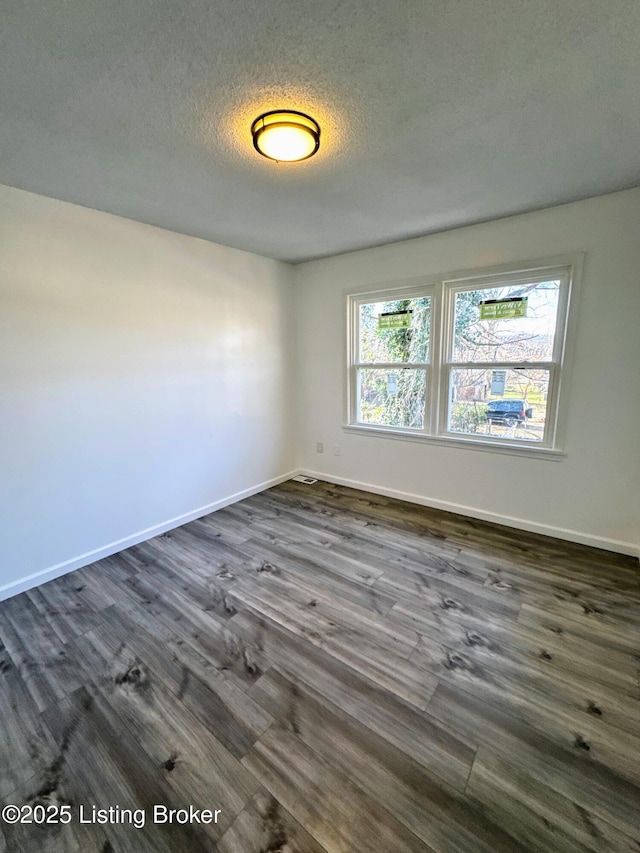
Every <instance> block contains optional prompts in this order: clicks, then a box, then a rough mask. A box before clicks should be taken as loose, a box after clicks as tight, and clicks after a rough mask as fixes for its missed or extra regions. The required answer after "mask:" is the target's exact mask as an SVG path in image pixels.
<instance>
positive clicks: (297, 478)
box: [291, 474, 318, 486]
mask: <svg viewBox="0 0 640 853" xmlns="http://www.w3.org/2000/svg"><path fill="white" fill-rule="evenodd" d="M291 479H292V480H295V481H296V483H306V484H307V485H308V486H310V485H311V484H312V483H317V482H318V481H317V480H314V479H313V477H305V476H304V475H303V474H298V475H297V476H295V477H292V478H291Z"/></svg>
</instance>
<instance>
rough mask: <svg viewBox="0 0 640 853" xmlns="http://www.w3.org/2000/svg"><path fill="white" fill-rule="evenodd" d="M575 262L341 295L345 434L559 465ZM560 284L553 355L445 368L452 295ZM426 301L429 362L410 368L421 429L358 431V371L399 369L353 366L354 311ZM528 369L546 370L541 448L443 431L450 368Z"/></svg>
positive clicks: (578, 258) (361, 427)
mask: <svg viewBox="0 0 640 853" xmlns="http://www.w3.org/2000/svg"><path fill="white" fill-rule="evenodd" d="M582 264H583V255H572V256H562V257H560V258H558V257H556V258H551V259H547V260H544V261H536V262H522V263H518V264H510V265H508V266H506V265H502V266H500V267H491V268H484V269H480V270H466V271H463V272H460V273H450V274H447V275H442V276H433V277H429V278H420V279H413V280H411V281H407V280H405V281H402V282H389V283H386V284H385V285H380V286H378V287H376V288H375V289H367V290H364V289H362V290H359V291H357V292H353V291H351V292H348V293H346V300H347V324H346V325H347V335H346V341H347V351H346V368H347V371H346V401H345V423H344V424H343V428H344V429H345V430H346V431H350V432H355V433H360V434H369V435H376V436H379V437H384V438H393V439H400V440H405V441H406V440H409V441H427V442H435V443H440V444H447V445H450V446H458V447H467V448H469V449H476V450H490V451H494V452H496V451H497V452H501V453H508V454H516V455H529V456H534V457H538V458H547V459H559V458H562V457H563V456H565V455H566V453H565V450H564V447H563V443H564V435H565V422H566V414H567V412H566V397H567V395H566V394H564V393H561V390H562V388H563V386H565V385H566V384H567V378H568V375H569V371H570V362H571V360H572V351H573V339H574V329H575V321H576V311H575V310H574V308H571V310H570V306H571V304H572V303H573V304H574V306H575V302H576V294H577V290H578V285H579V278H580V273H581V270H582ZM550 280H558V281H560V292H559V295H558V313H557V319H556V329H555V335H554V349H553V355H552V358H551V359H550V360H549V361H544V362H538V361H532V362H507V361H504V362H503V361H501V362H471V363H458V362H454V361H453V344H454V341H453V335H454V312H455V297H456V293H460V292H462V291H466V290H478V289H482V288H485V287H486V288H492V287H505V286H507V285H512V284H525V283H534V282H536V281H540V282H541V281H550ZM425 296H428V297H429V298H430V300H431V303H430V306H431V332H430V334H431V340H430V347H429V361H428V362H426V363H420V364H417V363H413V364H411V365H410V366H411V367H415V368H420V369H424V370H426V382H427V384H426V388H427V392H426V399H425V416H424V427H423V428H422V429H413V428H408V427H391V426H384V425H378V424H366V423H362V422H359V421H358V420H357V416H358V370H360V369H366V368H374V369H382V370H384V369H389V370H392V369H394V368H395V369H399V368H402V367H404V366H405V365H404V363H397V362H396V363H390V364H382V363H374V364H368V363H364V362H359V361H358V356H359V352H358V350H359V310H360V305H362V304H366V303H370V302H387V301H395V300H399V299H409V298H412V299H416V298H421V297H425ZM514 367H522V368H529V369H539V370H549V389H548V394H547V408H546V416H545V430H544V435H543V440H542V441H540V442H532V441H530V440H526V439H504V438H501V437H496V436H490V435H487V436H484V435H483V436H479V435H469V434H465V433H459V432H452V431H450V430H449V429H448V415H449V405H450V399H449V398H450V392H449V389H450V377H451V372H452V371H453V370H454V369H456V368H458V369H460V368H463V369H464V368H470V369H484V368H489V369H513V368H514Z"/></svg>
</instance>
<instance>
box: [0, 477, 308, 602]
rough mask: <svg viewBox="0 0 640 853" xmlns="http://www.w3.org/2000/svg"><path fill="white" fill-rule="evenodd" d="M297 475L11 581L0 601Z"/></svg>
mask: <svg viewBox="0 0 640 853" xmlns="http://www.w3.org/2000/svg"><path fill="white" fill-rule="evenodd" d="M297 473H299V472H298V471H297V470H295V471H289V472H288V473H287V474H282V475H281V476H279V477H273V479H271V480H266V481H265V482H264V483H259V484H258V485H257V486H251V487H250V488H248V489H244V490H243V491H241V492H236V493H235V494H233V495H229V496H228V497H226V498H221V500H219V501H214V502H213V503H210V504H207V505H206V506H201V507H199V508H198V509H194V510H191V512H185V513H184V514H183V515H177V516H176V517H175V518H170V519H169V520H168V521H162V522H160V524H155V525H153V527H147V528H146V529H145V530H139V531H138V532H137V533H132V534H131V535H130V536H125V537H124V538H123V539H117V540H116V541H115V542H109V544H108V545H102V546H101V547H100V548H95V549H94V550H93V551H87V552H86V553H85V554H80V556H78V557H72V558H71V559H70V560H65V561H64V562H63V563H57V564H56V565H55V566H50V567H49V568H48V569H42V570H41V571H39V572H34V573H33V574H31V575H28V576H27V577H24V578H20V579H19V580H16V581H12V582H11V583H8V584H5V585H4V586H1V587H0V601H4V600H5V599H6V598H12V597H13V596H14V595H18V594H19V593H21V592H25V591H26V590H28V589H33V587H35V586H40V584H43V583H46V582H47V581H51V580H53V579H54V578H59V577H60V576H61V575H66V574H67V573H68V572H72V571H74V570H75V569H81V568H82V567H83V566H88V565H89V564H90V563H95V562H97V561H98V560H101V559H102V558H103V557H109V556H111V554H115V553H117V552H118V551H124V549H125V548H130V547H131V546H132V545H137V544H138V543H139V542H144V541H146V540H147V539H152V538H153V537H154V536H159V535H160V534H161V533H166V531H167V530H173V528H174V527H180V525H182V524H187V523H188V522H189V521H194V520H195V519H196V518H202V516H203V515H209V513H210V512H215V511H216V510H217V509H222V508H223V507H225V506H229V505H230V504H234V503H237V502H238V501H241V500H243V499H244V498H249V497H251V495H256V494H258V492H264V490H265V489H270V488H271V487H272V486H277V485H278V483H284V481H285V480H290V479H291V477H293V476H295V475H296V474H297Z"/></svg>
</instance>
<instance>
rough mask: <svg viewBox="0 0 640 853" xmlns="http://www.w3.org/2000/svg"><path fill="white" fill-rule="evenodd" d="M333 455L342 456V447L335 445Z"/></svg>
mask: <svg viewBox="0 0 640 853" xmlns="http://www.w3.org/2000/svg"><path fill="white" fill-rule="evenodd" d="M333 455H334V456H340V445H339V444H334V445H333Z"/></svg>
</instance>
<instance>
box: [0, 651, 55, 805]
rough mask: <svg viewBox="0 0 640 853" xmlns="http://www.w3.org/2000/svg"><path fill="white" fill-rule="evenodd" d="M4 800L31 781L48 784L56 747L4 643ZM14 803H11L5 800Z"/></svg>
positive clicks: (0, 676) (0, 771)
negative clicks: (45, 780)
mask: <svg viewBox="0 0 640 853" xmlns="http://www.w3.org/2000/svg"><path fill="white" fill-rule="evenodd" d="M0 720H1V721H2V736H1V737H0V797H1V798H5V797H7V795H8V794H10V793H11V792H12V791H13V790H14V789H15V788H18V787H19V786H20V785H22V784H23V783H24V782H26V781H27V780H31V779H34V780H35V781H34V785H35V786H36V787H38V786H40V785H42V784H43V782H44V778H45V776H46V773H47V768H48V767H49V765H50V764H51V762H52V761H53V758H54V753H55V745H54V743H53V740H52V738H51V736H50V735H49V732H48V731H47V730H46V729H45V728H43V727H42V725H41V722H40V716H39V713H38V708H37V706H36V704H35V702H34V700H33V698H32V696H31V694H30V693H29V691H28V690H27V688H26V686H25V684H24V682H23V680H22V679H21V677H20V675H19V673H18V669H17V667H16V666H15V664H14V662H13V660H12V659H11V657H10V655H9V652H8V651H7V650H6V649H5V648H4V646H2V645H1V644H0ZM5 802H7V803H10V802H11V801H10V800H5Z"/></svg>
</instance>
